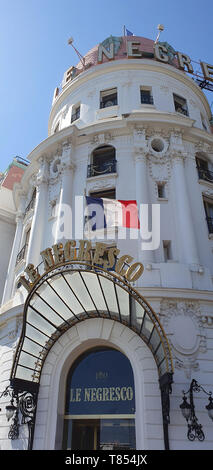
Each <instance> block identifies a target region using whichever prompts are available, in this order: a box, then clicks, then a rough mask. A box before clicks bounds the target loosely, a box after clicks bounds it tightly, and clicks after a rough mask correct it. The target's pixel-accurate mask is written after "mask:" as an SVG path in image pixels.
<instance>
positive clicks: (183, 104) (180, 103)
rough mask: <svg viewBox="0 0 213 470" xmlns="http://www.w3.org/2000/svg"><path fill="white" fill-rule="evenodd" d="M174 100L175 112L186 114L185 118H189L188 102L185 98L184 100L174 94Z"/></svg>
mask: <svg viewBox="0 0 213 470" xmlns="http://www.w3.org/2000/svg"><path fill="white" fill-rule="evenodd" d="M173 99H174V106H175V111H176V112H177V113H180V114H184V116H189V111H188V106H187V101H186V100H185V98H182V96H178V95H175V93H173Z"/></svg>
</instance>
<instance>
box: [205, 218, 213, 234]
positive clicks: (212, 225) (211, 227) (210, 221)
mask: <svg viewBox="0 0 213 470" xmlns="http://www.w3.org/2000/svg"><path fill="white" fill-rule="evenodd" d="M206 220H207V225H208V229H209V234H211V233H213V217H206Z"/></svg>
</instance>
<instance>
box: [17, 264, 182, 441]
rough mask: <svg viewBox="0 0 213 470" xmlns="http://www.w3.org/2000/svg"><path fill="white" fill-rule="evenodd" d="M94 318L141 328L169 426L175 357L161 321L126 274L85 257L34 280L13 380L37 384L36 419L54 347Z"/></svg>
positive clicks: (25, 386)
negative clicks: (42, 380) (47, 361)
mask: <svg viewBox="0 0 213 470" xmlns="http://www.w3.org/2000/svg"><path fill="white" fill-rule="evenodd" d="M91 276H93V277H91ZM59 284H60V286H62V290H63V292H62V290H60V289H59V287H58V286H59ZM76 286H77V289H76ZM94 286H95V287H94ZM94 288H95V290H94ZM83 292H84V295H83V294H82V293H83ZM97 292H98V293H99V296H98V294H97ZM65 294H66V295H65ZM69 295H70V301H69ZM85 298H86V299H87V302H85ZM112 299H113V300H112ZM113 302H114V303H113ZM86 303H87V304H88V305H89V306H90V308H87V305H86ZM76 305H77V310H78V311H76ZM112 305H113V308H112ZM58 306H61V308H60V309H59V308H58ZM91 318H108V319H110V320H114V321H117V322H120V323H121V324H123V325H125V326H127V327H129V328H130V329H131V330H133V331H134V332H135V333H137V334H138V335H139V336H140V337H141V338H142V340H143V341H144V342H145V343H146V345H147V346H148V347H149V349H150V350H151V352H152V355H153V357H154V359H155V362H156V365H157V369H158V374H159V384H160V389H161V396H162V412H163V423H164V431H165V428H168V423H169V393H171V383H172V375H173V361H172V354H171V349H170V346H169V342H168V339H167V337H166V334H165V331H164V329H163V327H162V325H161V322H160V320H159V318H158V317H157V315H156V313H155V312H154V311H153V309H152V307H151V306H150V305H149V303H148V302H147V301H146V300H145V298H144V297H143V296H142V295H141V294H140V293H139V292H138V291H137V290H136V289H135V288H134V287H133V286H132V285H131V284H130V283H129V282H128V281H127V280H125V278H123V277H121V276H120V275H118V274H116V273H114V272H112V271H107V270H105V269H104V268H101V267H97V266H94V265H92V264H90V263H88V262H83V261H72V262H66V263H61V264H60V265H58V266H57V267H53V268H52V269H49V270H48V271H46V272H45V273H44V274H43V275H42V276H41V277H40V278H39V280H38V281H37V282H36V283H35V284H34V285H33V287H32V289H31V291H30V293H29V294H28V297H27V299H26V302H25V306H24V315H23V327H22V333H21V336H20V340H19V343H18V346H17V349H16V353H15V356H14V360H13V365H12V370H11V377H10V383H11V387H12V388H13V389H16V390H17V389H18V390H19V393H22V392H27V391H28V390H32V386H33V390H34V393H35V406H34V416H33V425H34V423H35V414H36V404H37V398H38V391H39V384H40V378H41V374H42V369H43V366H44V363H45V359H46V357H47V355H48V353H49V351H50V350H51V348H52V347H53V345H54V344H55V342H56V341H57V340H58V339H59V338H60V336H61V335H63V334H64V333H65V332H66V331H67V330H69V329H70V328H72V326H74V325H76V324H77V323H79V322H82V321H84V320H88V319H91ZM39 322H40V323H41V325H40V323H39ZM33 431H34V430H32V429H31V432H30V433H29V441H30V442H29V447H28V448H32V445H33ZM167 434H168V429H167ZM167 448H168V446H167Z"/></svg>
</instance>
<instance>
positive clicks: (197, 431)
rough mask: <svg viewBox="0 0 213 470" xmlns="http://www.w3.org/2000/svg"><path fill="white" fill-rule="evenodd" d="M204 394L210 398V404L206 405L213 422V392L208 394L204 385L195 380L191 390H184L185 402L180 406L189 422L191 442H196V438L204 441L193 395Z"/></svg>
mask: <svg viewBox="0 0 213 470" xmlns="http://www.w3.org/2000/svg"><path fill="white" fill-rule="evenodd" d="M201 391H202V392H204V393H205V394H206V395H208V396H209V404H208V405H206V409H207V411H208V415H209V417H210V418H211V420H213V398H212V392H207V391H206V390H204V388H203V387H202V385H200V384H199V383H198V382H197V381H196V380H195V379H193V380H192V381H191V384H190V388H189V390H188V391H187V392H184V390H183V402H182V403H181V405H180V409H181V411H182V414H183V417H184V418H185V419H186V421H187V425H188V432H187V437H188V439H189V440H190V441H194V440H195V439H196V438H197V439H198V440H199V441H204V439H205V434H204V432H203V429H202V424H199V423H198V419H197V416H196V414H195V405H194V396H193V393H194V392H196V393H198V392H201ZM187 395H189V402H188V401H187Z"/></svg>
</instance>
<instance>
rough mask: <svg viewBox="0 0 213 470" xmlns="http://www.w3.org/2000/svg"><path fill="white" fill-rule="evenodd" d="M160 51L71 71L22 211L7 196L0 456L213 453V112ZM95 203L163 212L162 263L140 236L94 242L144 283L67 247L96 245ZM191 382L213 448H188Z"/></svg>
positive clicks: (112, 56) (108, 58)
mask: <svg viewBox="0 0 213 470" xmlns="http://www.w3.org/2000/svg"><path fill="white" fill-rule="evenodd" d="M159 45H160V48H158V50H156V51H155V54H154V42H153V41H152V40H149V39H145V38H142V37H134V38H132V37H130V38H124V37H123V38H114V37H112V36H111V37H110V38H108V39H107V40H105V41H104V42H103V43H102V44H101V45H97V46H96V47H94V48H93V49H92V50H91V51H89V52H88V54H86V55H85V57H84V60H82V61H80V62H79V64H78V65H77V66H76V67H71V68H70V69H69V70H68V71H67V72H66V73H65V75H64V79H63V83H62V88H61V89H60V90H59V89H58V88H57V89H56V90H55V92H54V99H53V103H52V109H51V112H50V117H49V125H48V137H47V139H46V140H44V141H43V142H41V143H40V144H39V145H38V146H37V147H36V148H35V149H34V150H32V152H31V153H30V155H29V156H28V159H29V161H30V164H29V165H28V166H26V169H25V171H24V174H23V176H22V179H21V181H20V182H19V183H15V184H14V186H13V189H8V194H10V201H9V199H8V198H7V197H5V194H3V193H4V190H3V186H2V187H1V190H0V205H1V207H0V223H1V226H2V230H1V234H2V235H1V236H2V237H3V235H4V239H3V241H2V246H1V257H2V272H1V278H0V283H1V285H0V288H1V292H2V300H1V309H0V395H2V396H1V399H0V408H1V411H0V448H1V449H27V448H33V449H76V448H78V449H79V448H81V449H113V448H114V449H131V448H133V449H134V448H135V449H165V448H166V449H168V448H170V449H192V450H193V449H201V450H202V449H212V444H213V437H212V436H213V422H212V420H211V419H210V417H209V416H208V412H207V410H206V408H205V407H206V405H207V404H208V403H209V401H208V398H209V396H208V395H206V394H205V393H204V391H203V389H204V390H205V391H207V392H210V391H213V361H212V358H213V356H212V355H213V302H212V301H213V134H212V133H211V124H210V121H211V111H210V106H209V103H208V101H207V98H206V96H205V94H204V92H203V91H202V89H201V87H200V86H199V85H198V83H197V82H196V80H195V79H194V78H193V76H192V75H191V76H190V75H189V73H187V66H185V67H184V68H185V69H186V70H183V67H182V68H181V66H180V65H181V64H180V61H179V62H178V60H177V57H176V56H174V55H172V51H173V50H172V48H169V45H168V44H167V43H163V44H162V43H159ZM141 51H142V54H141ZM167 52H169V56H168V60H167V59H166V55H167ZM173 52H174V51H173ZM157 53H158V54H157ZM3 181H4V179H3V180H2V182H3ZM85 195H90V196H91V197H98V198H100V197H106V198H112V199H116V200H136V201H137V204H138V207H140V204H148V205H149V207H150V208H151V206H152V205H156V204H158V205H159V207H160V243H159V246H157V247H154V248H155V249H146V248H147V247H145V245H146V244H147V245H148V244H149V243H150V240H148V238H147V239H144V240H143V248H144V249H143V250H142V249H141V246H142V245H141V243H142V240H141V237H140V236H139V237H138V238H137V239H130V237H129V232H128V230H127V237H126V239H125V238H123V239H121V238H119V236H118V232H116V233H115V237H114V239H113V238H112V239H109V240H106V239H104V240H93V241H92V243H93V244H95V242H96V241H98V242H100V241H103V242H104V243H106V244H107V246H108V249H111V252H110V253H111V255H112V259H114V261H117V260H119V259H120V258H121V257H122V256H124V255H125V254H126V253H128V255H129V257H126V258H125V261H127V263H129V264H130V265H131V264H132V263H135V262H140V263H143V266H144V272H143V274H142V276H141V277H139V278H138V279H137V280H135V282H130V281H129V280H128V278H127V279H126V278H125V276H124V277H123V276H122V275H121V274H119V273H118V272H116V271H114V268H113V266H112V264H113V263H111V265H110V263H109V262H108V264H107V262H106V256H107V255H106V252H105V254H103V249H102V251H101V249H100V250H99V253H98V255H97V260H99V261H98V262H97V264H98V265H99V266H100V265H101V267H100V269H97V268H96V267H95V266H94V260H93V265H92V259H89V255H88V252H87V253H86V250H85V251H84V252H83V249H82V250H81V252H82V253H81V255H80V254H79V253H80V248H82V247H83V244H81V245H80V248H79V250H78V251H77V254H76V252H75V246H74V242H70V243H67V241H68V240H74V239H76V240H79V239H82V238H83V237H82V233H80V232H81V230H80V229H79V227H78V228H77V227H75V224H76V221H78V220H79V217H80V216H81V214H80V207H81V201H82V200H83V198H82V199H81V198H79V196H82V197H84V196H85ZM12 196H13V198H12ZM76 196H78V198H76ZM6 201H7V203H6ZM8 201H9V202H8ZM9 204H10V207H8V205H9ZM64 207H66V208H68V209H67V211H66V210H65V211H64ZM69 208H70V210H69ZM149 220H151V217H150V214H149ZM153 223H154V222H153ZM142 224H143V220H142V221H141V225H142ZM63 230H64V232H63ZM149 230H150V231H151V230H152V229H151V226H150V225H149ZM5 234H6V235H5ZM7 234H8V235H7ZM150 236H151V234H150ZM60 243H62V244H63V246H61V245H59V244H60ZM66 243H67V244H66ZM53 246H54V247H55V248H54V249H53V248H51V247H53ZM76 246H79V242H78V241H77V243H76ZM94 246H95V245H94ZM48 247H49V248H51V249H50V250H49V251H45V250H46V249H47V248H48ZM65 247H66V250H65ZM85 247H86V243H85ZM116 247H117V250H120V252H119V251H116ZM99 248H100V247H99ZM102 248H103V247H102ZM63 249H64V251H63ZM65 251H66V252H65ZM41 252H45V256H46V258H45V259H46V261H44V255H43V259H42V257H41V254H40V253H41ZM92 253H93V255H94V250H93V252H92ZM102 256H103V258H102ZM104 256H105V257H104ZM113 257H114V258H113ZM131 257H132V258H131ZM100 260H103V261H104V260H105V263H104V264H103V263H101V261H100ZM123 260H124V258H123ZM108 261H109V257H108ZM29 265H33V266H34V268H36V267H37V266H39V268H38V270H36V269H35V270H33V269H34V268H32V266H31V268H30V269H28V275H27V274H26V272H25V269H26V268H27V266H28V268H29ZM107 266H108V269H107ZM121 266H122V272H123V274H125V272H126V270H127V265H126V264H122V263H120V267H121ZM110 268H111V269H110ZM117 271H118V270H117ZM38 273H39V274H38ZM20 276H25V279H26V282H27V283H28V284H26V285H25V286H24V285H23V282H20ZM29 282H30V286H29ZM26 287H27V289H26ZM96 359H97V360H96ZM116 368H117V369H116ZM193 379H194V381H196V382H197V383H198V384H199V385H202V388H203V389H201V388H199V393H196V391H195V387H194V388H193V390H192V391H193V399H194V406H195V414H196V417H197V419H198V422H199V423H201V424H202V426H203V427H202V430H203V433H204V434H202V431H201V428H199V429H200V431H199V429H198V428H195V427H194V428H193V422H192V421H191V425H192V427H191V429H190V430H189V431H190V432H189V436H188V437H189V438H188V437H187V432H188V428H187V423H186V420H185V419H184V417H183V415H182V413H181V409H180V404H181V403H182V398H183V393H182V391H183V390H184V391H185V392H187V391H188V390H189V388H190V384H192V380H193ZM116 381H117V382H116ZM193 383H194V384H195V382H193ZM7 387H8V388H7ZM191 388H192V387H191ZM187 397H188V395H187ZM11 399H12V408H7V409H6V407H8V405H10V407H11ZM187 400H188V403H189V397H188V398H187ZM210 403H211V400H210ZM14 407H15V408H14ZM6 411H7V413H8V412H10V413H11V415H12V413H13V416H12V417H11V418H10V421H9V422H8V421H7V418H6ZM189 423H190V420H189ZM8 433H9V436H8ZM195 434H196V435H195Z"/></svg>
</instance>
